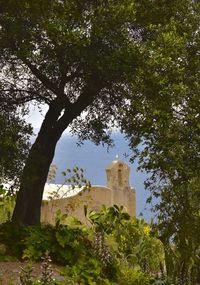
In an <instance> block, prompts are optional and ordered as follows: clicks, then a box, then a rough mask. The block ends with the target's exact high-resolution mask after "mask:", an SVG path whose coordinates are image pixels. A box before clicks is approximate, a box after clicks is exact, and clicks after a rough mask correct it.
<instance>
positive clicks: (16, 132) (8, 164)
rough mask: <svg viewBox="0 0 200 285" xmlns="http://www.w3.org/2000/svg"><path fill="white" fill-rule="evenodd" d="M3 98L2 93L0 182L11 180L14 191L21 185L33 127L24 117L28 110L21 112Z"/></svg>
mask: <svg viewBox="0 0 200 285" xmlns="http://www.w3.org/2000/svg"><path fill="white" fill-rule="evenodd" d="M3 100H4V98H1V94H0V102H1V103H0V130H1V132H0V184H1V183H4V184H5V183H7V182H9V184H10V186H12V189H11V191H12V190H14V188H15V189H16V188H17V187H19V183H20V178H21V175H22V170H23V167H24V164H25V161H26V158H27V156H28V152H29V148H30V143H29V139H30V135H31V134H32V128H31V126H30V125H28V124H26V122H25V120H23V119H22V114H25V113H26V110H22V111H21V112H20V111H19V110H18V108H16V107H10V106H7V105H6V104H5V105H4V103H5V102H2V101H3Z"/></svg>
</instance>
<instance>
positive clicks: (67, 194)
mask: <svg viewBox="0 0 200 285" xmlns="http://www.w3.org/2000/svg"><path fill="white" fill-rule="evenodd" d="M106 174H107V185H106V186H99V185H94V186H92V187H91V188H90V190H83V189H81V188H75V189H73V190H70V189H69V186H67V185H64V186H62V187H61V186H60V185H56V184H46V186H45V190H44V195H43V204H42V208H41V222H44V223H51V224H54V223H55V216H56V212H57V210H58V209H60V210H61V212H62V213H68V214H70V215H72V216H74V217H76V218H78V219H79V220H80V221H81V222H83V223H88V221H87V219H86V217H85V214H84V205H86V206H87V208H88V211H90V210H99V209H101V207H102V205H105V206H107V207H110V206H113V205H118V206H121V205H123V206H124V208H125V209H126V210H127V212H128V213H129V214H130V215H131V216H135V215H136V199H135V190H134V188H132V187H130V185H129V174H130V168H129V166H128V165H127V164H125V163H124V162H123V161H121V160H114V161H113V162H112V163H111V164H110V165H108V167H107V168H106ZM57 190H59V191H57ZM53 193H54V198H53V199H49V196H51V195H52V194H53ZM55 193H56V195H55Z"/></svg>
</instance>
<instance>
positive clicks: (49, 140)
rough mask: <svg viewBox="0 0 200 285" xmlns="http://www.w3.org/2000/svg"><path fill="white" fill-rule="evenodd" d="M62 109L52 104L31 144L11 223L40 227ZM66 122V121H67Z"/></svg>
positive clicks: (59, 132) (55, 103)
mask: <svg viewBox="0 0 200 285" xmlns="http://www.w3.org/2000/svg"><path fill="white" fill-rule="evenodd" d="M62 110H63V105H62V104H60V102H57V101H56V100H54V101H53V102H52V104H51V105H50V107H49V110H48V112H47V114H46V116H45V119H44V121H43V124H42V127H41V129H40V132H39V134H38V136H37V139H36V141H35V143H34V144H33V146H32V148H31V150H30V153H29V156H28V159H27V162H26V165H25V167H24V171H23V175H22V180H21V185H20V190H19V192H18V194H17V200H16V206H15V209H14V213H13V217H12V221H13V222H17V223H19V224H23V225H37V224H39V223H40V208H41V202H42V195H43V191H44V186H45V183H46V179H47V175H48V171H49V167H50V165H51V162H52V160H53V157H54V152H55V148H56V144H57V142H58V140H59V138H60V137H61V135H62V132H63V129H59V128H57V121H58V118H59V116H60V114H61V111H62ZM69 121H70V120H69Z"/></svg>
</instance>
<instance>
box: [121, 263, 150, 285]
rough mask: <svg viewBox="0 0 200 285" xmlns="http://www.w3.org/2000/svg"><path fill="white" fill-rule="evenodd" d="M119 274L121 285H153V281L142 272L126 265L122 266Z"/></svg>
mask: <svg viewBox="0 0 200 285" xmlns="http://www.w3.org/2000/svg"><path fill="white" fill-rule="evenodd" d="M121 266H122V267H121V270H120V273H119V280H120V285H149V284H153V282H152V281H153V279H152V278H150V276H149V275H147V274H145V273H143V272H142V271H139V270H136V269H133V268H131V267H130V266H128V265H126V264H121Z"/></svg>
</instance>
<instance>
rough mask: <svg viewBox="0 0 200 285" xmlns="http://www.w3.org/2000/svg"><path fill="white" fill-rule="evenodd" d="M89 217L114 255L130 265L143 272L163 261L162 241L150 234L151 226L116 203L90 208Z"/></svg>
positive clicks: (150, 270)
mask: <svg viewBox="0 0 200 285" xmlns="http://www.w3.org/2000/svg"><path fill="white" fill-rule="evenodd" d="M89 218H90V220H91V221H92V223H94V224H95V229H96V230H97V232H98V231H99V230H100V233H103V234H104V235H106V239H107V242H108V243H109V245H110V246H111V247H112V250H113V251H114V252H115V256H116V257H118V258H120V259H122V260H123V261H125V262H128V264H130V265H131V266H133V267H134V266H136V267H137V266H139V267H140V269H141V270H143V271H144V272H158V271H160V269H161V268H160V266H161V265H163V262H164V249H163V245H162V243H161V242H160V241H159V240H158V239H157V238H156V237H154V236H152V235H151V228H150V226H149V225H148V224H147V223H146V222H145V221H144V220H137V219H135V218H131V217H130V216H129V215H128V213H126V212H124V209H123V207H122V206H121V207H118V206H117V205H114V206H113V207H110V208H106V207H102V210H101V211H100V212H95V211H92V212H90V213H89ZM101 248H102V245H101Z"/></svg>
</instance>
